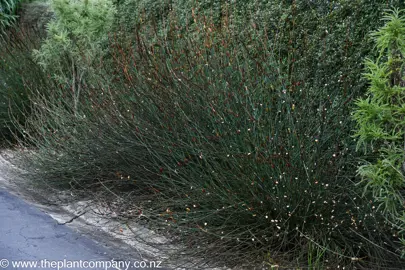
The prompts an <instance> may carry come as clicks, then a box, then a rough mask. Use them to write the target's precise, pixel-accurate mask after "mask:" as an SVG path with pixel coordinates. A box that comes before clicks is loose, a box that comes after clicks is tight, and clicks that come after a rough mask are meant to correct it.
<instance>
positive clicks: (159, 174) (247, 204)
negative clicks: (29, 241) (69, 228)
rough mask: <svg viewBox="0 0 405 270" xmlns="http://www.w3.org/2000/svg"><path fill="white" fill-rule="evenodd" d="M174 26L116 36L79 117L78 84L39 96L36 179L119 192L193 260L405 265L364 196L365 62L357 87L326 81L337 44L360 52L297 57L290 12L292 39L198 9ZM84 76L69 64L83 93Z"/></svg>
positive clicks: (144, 27)
mask: <svg viewBox="0 0 405 270" xmlns="http://www.w3.org/2000/svg"><path fill="white" fill-rule="evenodd" d="M140 3H141V2H140ZM339 3H340V2H339ZM342 3H344V2H342ZM356 3H357V2H356ZM286 5H287V4H286ZM382 6H383V5H381V6H380V7H381V8H382ZM320 7H322V6H320ZM291 8H292V9H295V8H297V6H295V5H291ZM339 8H340V6H337V7H336V8H333V9H332V11H331V13H330V14H329V15H328V16H326V17H325V18H324V20H326V19H327V18H329V17H332V18H333V15H334V13H333V12H335V11H336V10H337V11H336V12H338V11H339V10H340V9H339ZM368 8H369V6H366V7H365V8H364V9H365V10H367V9H368ZM376 9H377V10H378V7H377V8H376ZM169 11H170V9H169ZM303 11H304V10H302V11H301V10H300V11H299V12H298V11H294V12H296V13H293V14H295V15H297V17H296V18H300V16H301V15H302V16H303V14H302V13H301V12H303ZM321 11H322V12H323V11H324V10H323V9H321V10H320V11H319V12H321ZM325 12H326V11H325ZM340 12H343V11H342V10H340ZM229 16H230V17H231V15H229ZM314 16H315V15H314ZM167 18H168V19H167V21H166V22H167V23H166V24H165V25H166V26H165V28H164V31H156V32H153V31H150V27H149V26H150V23H153V20H152V21H147V22H146V23H142V21H140V24H137V25H135V27H134V29H133V31H134V32H133V33H134V34H133V35H132V32H131V34H129V33H126V32H121V35H117V36H114V35H111V39H110V47H109V54H107V55H106V56H105V57H104V58H102V59H97V63H102V65H95V62H96V61H91V63H90V64H89V65H90V66H91V67H92V68H91V73H88V75H89V76H90V77H89V81H91V82H92V83H91V84H90V83H87V82H85V81H82V80H81V81H77V80H76V81H75V83H77V84H76V85H77V86H80V87H81V89H82V91H81V93H82V96H81V97H82V98H81V99H80V100H77V103H78V104H79V105H80V106H77V103H74V102H71V101H72V99H70V98H65V97H66V96H67V95H69V92H66V89H72V88H70V87H68V88H64V86H63V85H61V86H60V87H58V88H54V89H53V91H52V92H51V93H50V94H49V95H48V96H44V95H40V96H37V97H36V98H35V99H34V100H33V101H34V102H35V104H36V106H33V107H32V110H33V113H32V114H31V115H30V116H29V118H28V121H27V123H26V124H25V125H24V127H23V128H24V132H25V134H26V136H27V137H26V138H27V141H26V143H27V144H28V145H32V144H34V145H36V146H37V151H36V152H35V153H31V154H30V163H29V169H31V171H32V172H33V176H34V177H35V179H36V180H44V179H45V180H46V182H47V183H48V184H51V185H52V186H54V187H75V188H77V187H80V188H81V189H84V190H85V191H86V192H87V190H90V191H94V190H97V187H103V188H105V189H104V192H106V193H107V194H108V195H109V196H111V194H114V196H119V197H120V198H121V200H119V202H120V207H121V208H122V209H129V210H132V212H133V213H136V216H137V217H139V219H140V220H144V219H146V220H147V221H148V223H147V224H148V225H149V226H151V227H153V228H158V229H160V230H161V231H162V230H168V231H170V233H171V234H172V236H176V235H179V236H181V237H180V238H178V237H174V239H175V240H174V241H175V242H176V241H180V242H181V243H183V244H184V245H183V246H185V247H186V249H184V250H181V252H180V253H179V254H181V257H182V258H183V260H184V258H185V257H187V256H186V255H194V256H196V255H198V254H209V256H205V257H204V260H203V261H202V262H201V263H202V264H203V263H206V262H208V261H211V262H214V263H218V261H220V262H222V261H226V262H227V263H228V264H229V265H236V264H239V263H243V262H251V263H252V264H253V263H255V262H257V261H262V260H263V259H266V260H267V262H269V263H271V264H276V263H279V264H280V265H287V266H297V265H303V264H304V263H305V264H306V265H307V266H308V265H309V266H310V265H311V264H313V263H315V262H319V261H322V262H323V263H324V264H325V265H328V264H329V265H330V266H331V267H333V268H336V266H337V265H338V264H339V265H342V266H352V267H354V266H356V267H368V268H373V269H377V268H384V267H394V266H396V267H399V268H401V267H402V266H403V262H402V261H401V260H400V259H399V255H398V249H399V248H400V247H401V244H400V240H399V239H398V237H397V236H398V232H397V231H396V229H395V228H392V227H391V226H389V225H388V224H387V223H386V222H385V219H384V217H383V215H381V214H380V212H378V211H376V209H375V206H374V203H373V200H372V198H370V197H367V196H366V197H362V196H361V195H362V189H361V187H358V186H356V185H355V181H356V180H355V178H354V174H355V167H356V163H355V161H356V156H355V155H356V152H355V142H353V140H352V138H351V137H350V135H351V130H352V128H353V126H352V123H351V121H350V119H349V117H348V116H349V113H350V100H351V99H352V98H353V97H356V96H357V95H359V94H360V93H361V92H362V89H363V84H362V82H360V81H359V80H358V79H357V78H358V74H357V73H355V72H357V71H358V70H360V69H361V66H360V65H359V66H358V67H357V66H356V69H354V70H353V71H350V73H348V74H347V76H346V77H344V78H352V80H353V81H346V79H343V77H342V79H340V80H343V83H342V84H339V83H336V84H332V83H330V81H333V80H334V79H333V78H331V79H330V81H329V80H328V81H327V79H328V78H327V77H325V76H327V75H328V74H329V72H332V71H330V70H329V68H331V67H332V65H333V63H337V60H336V59H337V58H338V57H339V55H340V54H339V53H336V54H333V53H332V52H335V51H334V50H333V48H335V50H336V51H338V52H340V53H343V52H342V51H339V49H338V48H337V47H333V46H337V45H336V44H339V45H342V44H346V42H347V41H344V42H342V41H341V40H340V42H338V41H337V40H332V41H331V43H330V44H329V45H328V46H330V47H328V48H330V50H331V53H330V54H321V55H317V54H315V53H314V59H315V60H314V62H312V61H310V59H309V55H304V51H311V50H313V51H314V52H317V50H316V49H315V47H312V46H309V47H302V48H301V47H297V48H294V47H291V46H290V47H283V46H284V45H285V43H284V42H285V39H286V38H287V37H288V35H292V38H294V40H296V41H297V43H294V42H291V44H300V43H299V42H298V40H299V36H298V34H299V33H300V32H297V30H296V29H295V28H294V27H293V26H294V25H296V23H297V22H294V21H293V20H292V18H291V17H283V16H282V17H280V18H279V19H280V20H281V22H284V23H285V24H282V25H285V27H286V28H285V29H284V30H283V32H279V33H282V34H280V35H281V36H280V35H278V38H279V39H278V40H279V41H278V42H280V43H277V42H276V40H275V37H276V36H277V35H276V36H275V33H277V32H275V33H273V32H271V31H270V30H269V29H267V28H264V26H263V28H260V27H259V28H258V27H257V26H255V25H251V24H249V25H246V26H245V27H244V29H243V30H245V31H237V30H238V29H240V28H238V27H240V24H239V22H235V23H233V22H231V21H229V22H228V23H223V24H220V25H218V22H217V21H216V20H215V18H212V17H208V16H207V15H206V14H198V13H194V14H193V16H192V17H191V19H192V22H193V24H192V25H190V26H189V27H190V28H192V29H190V31H189V34H186V33H185V32H184V29H183V28H182V27H181V26H180V25H179V24H178V22H179V20H180V19H181V18H182V17H181V16H180V15H179V16H178V14H176V13H175V12H168V13H167ZM319 21H320V22H321V23H323V22H324V21H323V20H322V19H320V20H319ZM363 23H364V24H366V22H365V21H363ZM280 24H281V23H280ZM321 25H322V24H321ZM159 27H162V29H163V26H159ZM291 27H292V28H291ZM314 27H315V29H311V31H313V32H316V33H325V31H324V30H323V29H318V28H320V27H321V26H319V25H318V26H315V25H314ZM367 27H370V26H367ZM121 29H124V28H121ZM338 29H340V28H338ZM342 29H343V28H342ZM350 29H353V30H354V29H355V28H350ZM121 31H124V30H121ZM280 31H281V30H280ZM356 31H358V30H356ZM313 32H312V33H313ZM328 32H332V30H330V29H329V30H328ZM356 33H357V34H356V35H360V34H359V33H358V32H356ZM363 35H365V33H364V34H363ZM325 39H327V38H326V37H325ZM325 39H321V41H325V42H326V40H325ZM123 40H124V41H125V42H123ZM302 40H305V39H302ZM315 40H317V42H319V39H315ZM314 42H315V41H314ZM356 42H357V43H356V44H358V45H360V39H359V38H358V39H356ZM287 43H290V42H289V41H288V42H287ZM302 46H303V45H302ZM361 46H365V45H361ZM349 47H350V46H349ZM349 47H348V49H347V51H346V53H347V56H348V59H349V60H348V62H349V63H350V64H347V63H345V64H342V65H338V68H339V69H338V70H346V71H347V72H349V69H350V67H352V66H351V65H353V66H354V63H355V62H352V61H355V60H353V58H356V57H358V58H356V59H359V58H360V57H361V55H362V53H363V51H362V50H363V49H364V50H366V47H361V48H362V49H361V50H360V49H357V48H356V49H355V48H353V47H350V48H349ZM297 51H298V52H300V53H298V52H297ZM79 52H80V51H79ZM84 52H85V51H84ZM79 54H80V53H79ZM101 56H103V55H102V54H101V55H100V57H101ZM298 56H302V58H299V57H298ZM322 57H325V59H329V60H330V59H335V60H334V61H335V62H333V61H332V60H330V62H327V63H322V62H320V61H319V59H320V58H322ZM61 59H63V58H61ZM295 59H296V60H295ZM316 59H318V62H320V64H319V66H318V68H319V71H318V72H316V73H314V74H312V77H311V76H310V74H311V73H310V72H309V71H308V70H310V68H313V70H315V61H317V60H316ZM329 60H328V61H329ZM94 67H97V68H94ZM101 67H102V68H103V70H100V68H101ZM328 67H329V68H328ZM306 68H308V69H306ZM71 71H72V70H68V69H60V72H61V73H60V74H62V75H63V76H65V78H70V80H71V81H70V82H69V83H72V81H74V79H75V76H72V75H71V74H72V73H71ZM334 72H338V71H337V70H334ZM333 74H334V76H338V75H336V74H335V73H333ZM93 76H94V77H93ZM318 76H320V77H319V78H318ZM351 76H352V77H351ZM92 78H97V79H92ZM297 78H299V79H303V78H308V80H307V81H306V80H297ZM327 82H328V83H330V84H332V85H333V87H332V86H329V85H326V86H325V85H324V84H325V83H326V84H328V83H327ZM58 83H59V81H58ZM321 83H322V84H323V85H321ZM348 83H350V84H351V83H353V85H354V86H353V87H351V90H350V91H349V87H350V84H348ZM317 87H319V88H317ZM345 87H347V88H345ZM345 89H346V92H345ZM86 188H87V189H86ZM162 228H163V229H162ZM165 247H166V248H168V246H164V247H162V248H165ZM314 256H317V258H316V259H315V261H313V260H312V258H313V257H314ZM194 258H195V257H194ZM282 260H283V261H282Z"/></svg>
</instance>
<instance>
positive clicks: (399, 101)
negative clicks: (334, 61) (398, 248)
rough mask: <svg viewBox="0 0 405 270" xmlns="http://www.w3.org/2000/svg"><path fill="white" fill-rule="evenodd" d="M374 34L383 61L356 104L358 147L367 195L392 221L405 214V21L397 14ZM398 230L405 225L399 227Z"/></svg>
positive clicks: (373, 67)
mask: <svg viewBox="0 0 405 270" xmlns="http://www.w3.org/2000/svg"><path fill="white" fill-rule="evenodd" d="M384 21H385V25H384V26H383V27H381V28H380V29H378V30H377V31H375V32H374V33H373V34H372V36H373V39H374V41H375V43H376V51H377V52H378V57H377V58H376V59H375V60H372V59H367V60H366V68H367V72H366V73H365V74H364V76H365V77H366V78H367V80H368V82H369V88H368V91H367V94H366V97H364V98H361V99H359V100H358V101H357V102H356V109H355V112H354V115H353V117H354V119H355V120H356V123H357V130H356V134H355V135H356V137H357V138H358V143H357V148H358V149H363V150H364V152H365V153H366V154H368V155H367V156H366V157H367V158H366V161H365V162H364V163H363V165H361V166H360V167H359V169H358V173H359V175H360V176H361V177H362V179H363V182H362V183H364V187H365V192H370V193H371V194H372V195H373V198H374V200H375V201H376V202H377V203H378V208H379V209H380V210H381V211H382V212H384V213H385V214H386V215H387V216H388V217H389V219H390V220H391V222H393V223H394V224H399V223H400V220H399V218H400V217H401V216H403V215H404V213H405V212H404V206H405V205H404V203H405V201H404V195H405V193H404V192H405V189H404V188H405V178H404V173H405V118H404V116H405V77H404V75H405V74H404V63H405V59H404V55H405V54H404V53H405V17H404V16H403V11H399V10H397V9H396V10H393V11H392V12H390V13H387V14H386V15H385V16H384ZM398 226H400V227H401V226H402V228H403V227H404V226H405V224H399V225H398Z"/></svg>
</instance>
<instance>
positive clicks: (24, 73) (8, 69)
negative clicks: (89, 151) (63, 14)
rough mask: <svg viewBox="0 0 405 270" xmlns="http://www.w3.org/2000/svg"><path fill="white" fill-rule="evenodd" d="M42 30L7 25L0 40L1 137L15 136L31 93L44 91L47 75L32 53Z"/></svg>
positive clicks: (9, 138)
mask: <svg viewBox="0 0 405 270" xmlns="http://www.w3.org/2000/svg"><path fill="white" fill-rule="evenodd" d="M42 36H43V33H42V32H41V31H40V30H39V29H35V28H30V27H16V28H14V29H9V30H8V31H7V35H6V36H4V37H3V39H2V40H0V140H1V141H2V143H5V142H6V141H10V140H14V139H15V138H14V136H15V135H18V136H19V135H21V134H17V133H18V131H17V129H18V128H16V127H15V125H16V124H17V125H21V124H22V125H23V124H24V121H25V120H24V119H25V117H26V116H27V115H28V114H29V108H30V96H31V95H32V94H33V93H34V92H35V95H37V94H38V93H45V91H46V90H47V89H48V88H49V85H48V82H47V78H46V76H45V74H44V72H43V71H42V70H41V68H40V67H39V66H38V65H37V64H36V63H35V61H34V59H33V57H32V50H33V49H36V48H38V47H39V46H40V41H41V38H42Z"/></svg>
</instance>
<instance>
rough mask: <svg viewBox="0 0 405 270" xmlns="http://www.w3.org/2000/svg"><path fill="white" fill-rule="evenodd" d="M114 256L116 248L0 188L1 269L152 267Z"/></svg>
mask: <svg viewBox="0 0 405 270" xmlns="http://www.w3.org/2000/svg"><path fill="white" fill-rule="evenodd" d="M113 258H114V250H109V249H108V248H106V247H103V246H100V245H99V244H97V243H96V242H95V241H93V240H91V239H89V238H87V237H86V236H83V235H82V234H79V233H78V232H76V231H74V230H72V229H71V228H69V227H68V226H66V225H59V224H58V223H57V222H56V221H55V220H54V219H52V218H51V217H50V216H48V215H47V214H45V213H44V212H42V211H40V210H39V209H37V208H36V207H34V206H32V205H30V204H28V203H26V202H24V201H23V200H21V199H20V198H18V197H16V196H14V195H12V194H10V193H9V192H7V191H6V190H4V189H1V188H0V269H126V270H128V269H150V268H148V267H146V268H140V267H139V268H137V267H136V266H135V265H134V264H133V262H129V261H128V262H124V261H114V260H113ZM45 260H46V261H45ZM21 261H22V262H25V263H26V264H25V265H21V264H20V266H18V265H17V264H18V263H21ZM27 261H29V262H30V263H31V265H29V264H28V263H27ZM35 262H36V263H37V265H35ZM130 263H131V265H130ZM57 264H58V265H59V267H58V265H57ZM75 266H76V267H75ZM127 266H128V267H127Z"/></svg>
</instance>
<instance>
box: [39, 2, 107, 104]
mask: <svg viewBox="0 0 405 270" xmlns="http://www.w3.org/2000/svg"><path fill="white" fill-rule="evenodd" d="M52 8H53V10H54V13H55V19H54V20H52V21H51V22H50V23H49V24H48V26H47V27H48V37H47V39H46V40H45V41H44V42H43V44H42V46H41V48H40V49H39V50H35V51H34V55H35V58H36V61H37V62H38V63H39V64H40V65H41V66H42V67H43V68H44V70H45V71H46V72H49V73H51V74H52V76H53V77H54V78H55V79H56V80H57V81H58V83H60V84H61V85H64V88H65V91H66V92H67V91H70V90H71V91H72V96H71V100H72V102H73V103H74V104H75V108H74V110H75V111H77V107H76V106H77V104H78V102H79V99H80V98H81V95H82V93H81V87H80V86H81V85H82V84H83V83H88V84H91V83H92V82H91V81H89V78H90V76H87V74H90V73H94V72H93V71H92V70H91V68H94V65H93V62H96V61H97V60H98V59H99V58H100V57H101V56H102V55H103V53H104V48H103V43H105V42H106V41H107V40H108V32H109V30H110V27H111V25H112V22H113V19H114V13H115V8H114V6H113V4H112V2H111V1H109V0H86V1H78V0H71V1H68V0H53V1H52Z"/></svg>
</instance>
